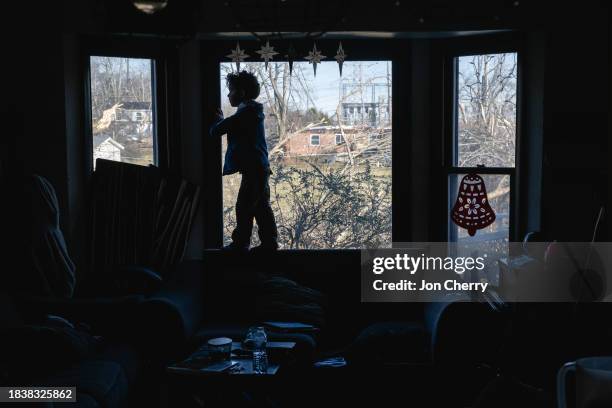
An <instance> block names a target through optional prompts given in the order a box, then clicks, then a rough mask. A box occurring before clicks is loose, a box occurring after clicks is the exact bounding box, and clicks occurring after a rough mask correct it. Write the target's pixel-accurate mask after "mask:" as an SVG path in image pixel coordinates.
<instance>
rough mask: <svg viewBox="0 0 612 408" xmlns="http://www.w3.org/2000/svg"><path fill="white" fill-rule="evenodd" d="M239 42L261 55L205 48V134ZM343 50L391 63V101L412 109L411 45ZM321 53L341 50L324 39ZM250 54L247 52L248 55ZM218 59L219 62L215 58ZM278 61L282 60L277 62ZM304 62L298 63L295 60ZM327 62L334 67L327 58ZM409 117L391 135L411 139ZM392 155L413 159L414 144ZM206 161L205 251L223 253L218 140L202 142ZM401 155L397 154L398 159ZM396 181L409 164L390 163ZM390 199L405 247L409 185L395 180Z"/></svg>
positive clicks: (401, 144) (230, 45)
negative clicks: (225, 66)
mask: <svg viewBox="0 0 612 408" xmlns="http://www.w3.org/2000/svg"><path fill="white" fill-rule="evenodd" d="M237 40H239V41H240V48H241V49H243V50H256V49H259V47H260V46H261V44H260V43H259V42H258V41H255V40H252V39H242V38H240V39H238V38H235V39H232V40H219V39H211V40H204V41H202V42H201V53H200V54H201V61H202V73H203V78H202V93H203V95H204V98H203V109H204V110H205V112H207V116H206V117H205V120H204V125H205V129H208V128H209V126H210V125H212V123H213V121H214V115H213V114H212V113H211V112H214V111H215V109H216V108H217V107H218V106H219V101H220V98H221V92H222V90H221V89H218V87H211V86H210V85H209V84H218V83H220V82H221V78H220V72H219V71H220V70H219V64H221V63H227V62H231V61H230V60H229V59H228V58H227V57H226V56H227V55H228V53H229V50H232V49H234V48H235V47H236V41H237ZM270 42H271V43H272V42H274V44H273V45H274V47H275V49H276V50H282V51H284V50H287V49H288V47H289V46H290V45H292V46H294V48H295V49H296V50H298V52H299V53H303V52H305V53H307V52H308V50H311V49H312V41H311V40H310V39H305V40H300V39H297V40H296V39H291V40H287V39H279V40H270ZM342 45H343V47H344V49H345V50H348V49H351V60H352V61H390V62H391V67H390V74H391V76H392V78H393V82H392V86H391V92H392V95H393V103H401V104H402V106H404V107H405V108H406V109H408V110H410V109H411V108H412V100H411V96H410V92H409V91H410V74H411V71H412V67H411V65H410V59H411V50H412V42H411V41H410V40H409V39H394V40H393V41H389V40H363V39H358V40H355V39H348V40H345V39H343V40H342ZM317 47H318V48H319V49H326V50H327V49H330V50H331V49H333V50H336V48H337V47H338V42H337V40H333V39H329V40H327V39H320V40H318V41H317ZM247 54H249V52H248V51H247ZM211 55H214V56H215V57H216V58H211ZM276 57H278V58H276ZM276 57H275V59H274V61H287V59H286V56H285V58H284V57H283V52H280V54H279V55H277V56H276ZM254 61H257V58H255V57H254V56H253V55H251V57H250V58H248V59H247V62H254ZM296 61H300V59H299V58H298V59H296ZM326 61H330V59H329V57H328V59H327V60H326ZM410 121H411V118H410V117H409V115H399V114H395V115H393V116H392V117H391V127H392V129H393V133H392V135H396V134H403V133H410ZM391 149H392V152H393V153H392V155H395V154H399V155H410V154H411V151H412V148H411V140H410V138H400V137H393V138H392V142H391ZM204 150H205V159H206V160H207V167H206V168H205V175H204V177H205V180H206V181H205V184H206V188H207V189H208V191H209V192H210V197H212V198H211V201H212V202H211V203H210V205H209V207H208V208H206V209H205V215H204V216H205V223H206V225H207V228H208V229H207V234H206V236H205V238H204V247H205V248H207V249H213V248H220V247H221V246H222V245H223V233H224V226H223V204H222V197H223V182H222V176H221V162H222V158H221V141H220V139H218V140H217V139H215V138H205V140H204ZM396 152H397V153H396ZM391 171H392V175H394V176H395V175H398V174H408V173H409V172H410V161H409V160H392V164H391ZM391 184H392V191H393V193H392V199H391V241H392V242H405V241H409V240H410V237H411V234H412V231H411V228H410V227H411V221H410V211H409V208H410V206H411V205H412V204H411V200H410V188H411V180H406V179H405V178H404V179H403V180H400V177H396V176H395V177H392V181H391ZM303 251H332V252H339V251H355V252H357V251H360V249H348V250H343V249H333V248H330V249H325V250H323V249H321V250H316V249H304V250H303Z"/></svg>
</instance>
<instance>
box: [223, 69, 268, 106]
mask: <svg viewBox="0 0 612 408" xmlns="http://www.w3.org/2000/svg"><path fill="white" fill-rule="evenodd" d="M225 81H226V84H227V87H228V88H232V89H236V90H242V91H244V97H245V99H255V98H257V97H258V96H259V92H260V90H261V88H260V86H259V81H258V80H257V77H256V76H255V75H254V74H252V73H250V72H247V71H240V72H238V73H235V72H230V73H229V74H227V77H226V78H225Z"/></svg>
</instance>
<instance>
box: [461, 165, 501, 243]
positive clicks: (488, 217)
mask: <svg viewBox="0 0 612 408" xmlns="http://www.w3.org/2000/svg"><path fill="white" fill-rule="evenodd" d="M450 216H451V219H452V220H453V222H454V223H455V224H457V225H458V226H460V227H461V228H465V229H466V230H467V232H468V234H470V236H471V237H473V236H474V235H476V231H477V230H479V229H483V228H485V227H488V226H489V225H491V224H493V222H494V221H495V212H494V211H493V209H492V208H491V206H490V205H489V198H488V197H487V189H486V187H485V183H484V180H483V179H482V177H480V176H479V175H478V174H476V173H470V174H467V175H466V176H465V177H463V179H461V184H460V185H459V192H458V194H457V201H456V202H455V205H454V206H453V209H452V210H451V214H450Z"/></svg>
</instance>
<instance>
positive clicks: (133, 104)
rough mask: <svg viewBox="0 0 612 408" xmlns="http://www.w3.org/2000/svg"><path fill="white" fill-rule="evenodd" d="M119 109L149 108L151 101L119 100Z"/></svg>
mask: <svg viewBox="0 0 612 408" xmlns="http://www.w3.org/2000/svg"><path fill="white" fill-rule="evenodd" d="M121 109H126V110H151V102H121Z"/></svg>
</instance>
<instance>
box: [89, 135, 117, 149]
mask: <svg viewBox="0 0 612 408" xmlns="http://www.w3.org/2000/svg"><path fill="white" fill-rule="evenodd" d="M106 141H108V143H110V144H112V145H113V146H115V147H116V148H118V149H121V150H123V149H125V146H123V145H122V144H121V143H119V142H116V141H114V140H113V139H112V138H111V137H109V136H106V135H94V137H93V145H94V149H96V148H97V147H98V146H100V145H101V144H102V143H105V142H106Z"/></svg>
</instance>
